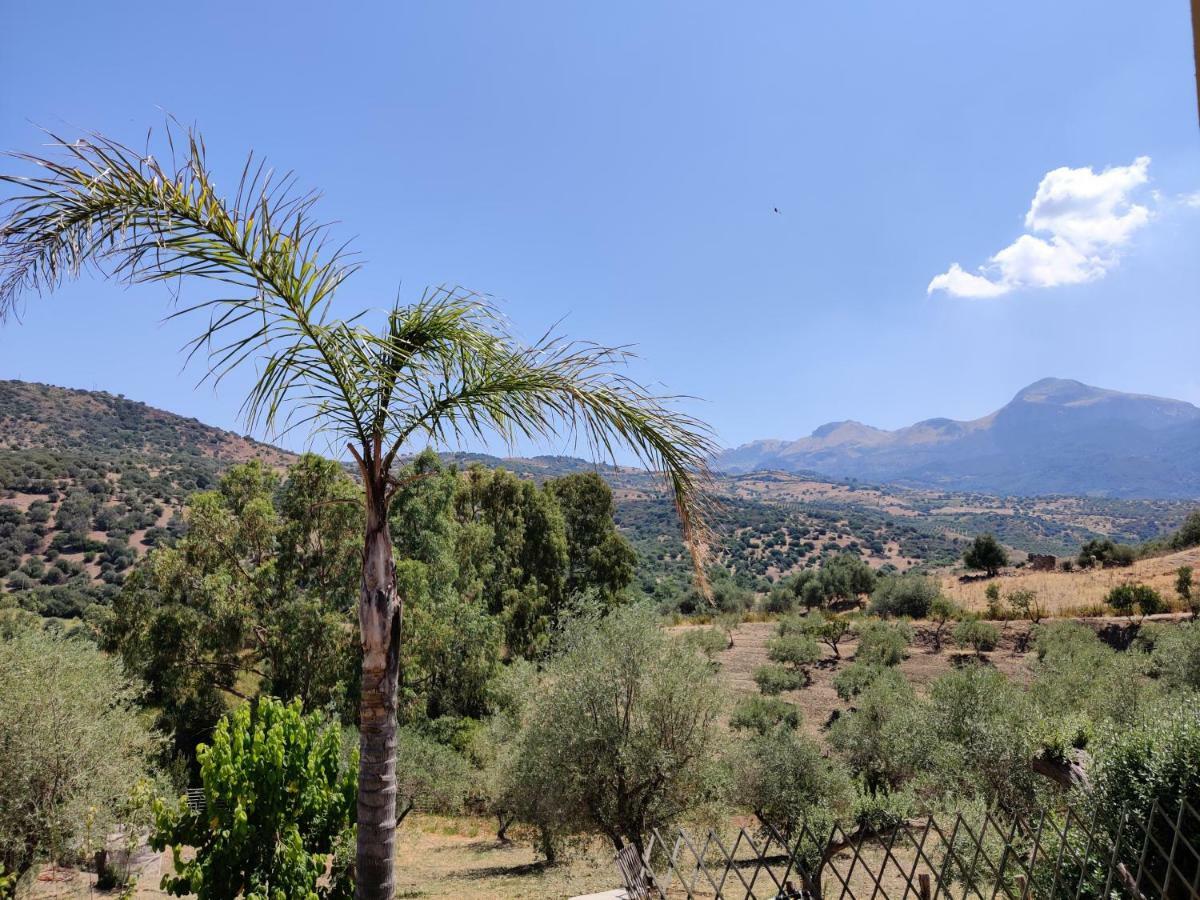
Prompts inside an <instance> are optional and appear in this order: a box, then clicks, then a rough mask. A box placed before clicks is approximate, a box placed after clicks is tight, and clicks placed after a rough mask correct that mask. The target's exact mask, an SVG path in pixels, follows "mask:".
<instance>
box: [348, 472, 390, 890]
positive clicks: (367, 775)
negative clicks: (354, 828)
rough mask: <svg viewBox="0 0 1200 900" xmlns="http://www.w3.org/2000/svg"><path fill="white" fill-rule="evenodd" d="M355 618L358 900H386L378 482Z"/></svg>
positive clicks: (385, 591)
mask: <svg viewBox="0 0 1200 900" xmlns="http://www.w3.org/2000/svg"><path fill="white" fill-rule="evenodd" d="M366 488H367V533H366V544H365V547H364V549H363V577H362V589H361V594H360V597H359V605H358V619H359V626H360V628H361V630H362V645H363V663H362V699H361V701H360V703H359V760H358V846H357V852H356V856H355V889H354V896H355V897H356V898H357V900H391V898H392V894H393V891H394V888H395V882H394V868H395V854H396V683H397V676H398V674H399V671H400V616H401V609H402V607H401V602H400V598H399V596H398V595H397V593H396V575H395V568H394V565H393V560H392V541H391V536H390V535H389V534H388V521H387V503H386V500H384V496H385V495H384V491H385V485H384V484H368V485H366Z"/></svg>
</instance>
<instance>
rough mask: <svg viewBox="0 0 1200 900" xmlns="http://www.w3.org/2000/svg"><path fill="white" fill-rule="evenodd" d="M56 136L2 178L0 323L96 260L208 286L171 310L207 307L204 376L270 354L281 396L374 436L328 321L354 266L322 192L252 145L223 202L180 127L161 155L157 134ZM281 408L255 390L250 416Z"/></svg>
mask: <svg viewBox="0 0 1200 900" xmlns="http://www.w3.org/2000/svg"><path fill="white" fill-rule="evenodd" d="M50 137H51V139H52V149H53V150H55V151H56V152H55V153H53V154H49V155H42V156H36V155H33V154H12V157H13V158H15V159H16V160H19V161H21V162H24V163H26V164H28V165H29V166H30V167H32V169H33V170H34V173H33V174H29V175H6V174H0V181H3V182H6V183H7V184H9V185H11V186H13V187H14V189H15V190H14V193H13V194H12V196H9V197H7V198H6V199H4V201H3V202H2V203H0V320H3V319H6V318H8V317H10V316H12V315H14V314H15V313H16V311H17V304H18V302H19V300H20V298H21V296H22V295H23V294H25V293H27V292H35V293H46V292H49V291H52V290H54V289H55V288H57V287H58V286H59V285H60V284H61V283H62V282H63V280H64V279H67V278H75V277H78V276H79V275H80V273H81V272H82V271H83V270H84V269H85V268H88V267H94V268H95V269H96V270H97V271H98V272H99V273H101V274H102V275H104V276H106V277H112V278H116V279H118V280H122V281H125V282H129V283H142V282H157V281H163V282H173V283H175V284H176V286H178V284H179V283H180V282H182V281H184V280H202V281H207V282H209V283H210V284H212V285H214V286H216V287H217V291H216V295H215V296H210V297H206V298H205V299H203V300H201V301H199V302H197V303H194V304H191V305H187V306H183V307H180V308H177V309H176V311H175V312H174V313H173V314H172V315H173V316H180V315H190V314H196V313H207V314H208V325H207V327H206V328H204V329H203V330H202V331H201V332H200V334H199V335H198V336H197V337H196V338H195V339H194V340H193V341H191V342H190V343H189V345H188V348H187V349H188V356H189V359H190V358H191V356H192V355H194V354H195V353H197V352H199V351H201V350H203V351H205V352H206V353H207V356H208V361H209V366H208V370H207V376H206V377H211V378H213V379H214V380H220V379H221V378H222V377H223V376H224V375H225V374H227V373H228V372H230V371H231V370H233V369H234V368H236V367H238V366H240V365H241V364H242V363H244V362H246V361H247V360H249V359H251V358H255V357H258V356H265V357H266V358H267V360H268V362H267V371H268V372H269V373H270V377H271V379H272V384H273V391H272V394H273V396H274V397H275V399H278V398H279V396H282V397H283V398H284V399H286V398H287V397H288V395H290V394H291V393H292V392H294V391H296V389H297V388H300V387H301V386H303V387H305V388H306V389H307V390H308V391H310V392H311V393H312V394H314V395H315V396H318V397H319V398H320V399H321V401H322V402H323V403H324V404H325V405H326V407H327V408H328V409H330V410H333V409H336V408H341V412H342V413H343V414H344V415H343V416H342V421H341V422H340V423H339V424H341V425H342V426H344V427H345V428H347V429H348V430H349V431H350V432H351V433H352V434H355V435H356V436H362V435H365V434H366V425H365V423H364V422H363V421H362V420H361V416H362V415H363V413H364V409H363V408H362V407H361V405H360V401H361V396H360V394H359V392H358V390H357V388H356V385H355V383H354V381H353V376H354V375H355V374H358V373H354V372H351V371H349V370H348V369H347V368H346V367H345V365H344V364H343V361H342V360H341V358H340V355H339V353H338V352H337V348H336V346H335V345H336V344H337V343H338V341H339V340H342V339H344V337H345V335H344V333H343V332H344V330H345V323H339V322H329V321H327V319H328V310H329V301H330V299H331V298H332V296H333V294H334V291H336V290H337V288H338V287H339V286H340V285H341V284H342V282H343V281H344V280H345V279H346V278H347V277H348V276H349V275H350V274H351V273H352V272H353V271H354V270H355V269H356V268H357V265H356V264H355V263H353V262H352V261H351V260H350V258H349V255H348V254H347V252H346V248H345V247H331V246H330V245H329V241H328V229H327V227H326V225H325V224H323V223H321V222H319V221H317V220H315V219H314V218H313V215H312V208H313V204H314V203H315V202H316V199H317V197H316V195H315V194H312V193H301V192H299V191H297V190H296V188H295V178H294V176H292V175H291V174H290V173H289V174H286V175H283V176H282V177H280V176H276V175H275V173H274V172H273V170H271V169H269V168H267V166H266V165H265V163H264V162H263V161H262V160H260V159H257V158H256V157H255V156H254V154H251V155H250V156H248V157H247V159H246V163H245V165H244V166H243V168H242V174H241V178H240V179H239V181H238V184H237V189H236V192H235V194H234V198H233V199H232V200H231V201H230V200H226V199H225V198H224V197H223V196H222V195H220V194H219V193H218V191H217V188H216V185H215V184H214V180H213V175H212V172H211V170H210V169H209V166H208V163H207V158H206V151H205V147H204V142H203V140H202V139H201V138H200V136H199V135H198V134H197V133H196V132H195V131H194V130H192V129H184V128H181V127H180V126H178V125H176V124H174V123H169V124H168V126H167V128H166V130H165V141H163V142H161V143H162V145H163V149H164V155H165V156H166V160H165V161H162V160H159V159H158V158H156V157H155V156H154V154H153V153H151V152H150V150H149V147H150V145H151V139H150V138H147V151H146V152H144V153H138V152H136V151H134V150H132V149H130V148H129V147H127V146H125V145H123V144H120V143H118V142H116V141H114V140H111V139H109V138H106V137H103V136H102V135H97V134H93V135H89V136H88V137H87V138H84V139H81V140H78V141H70V142H68V141H64V140H62V139H61V138H58V137H57V136H55V135H53V134H52V135H50ZM318 372H319V373H320V375H321V377H320V378H316V379H314V378H313V376H314V375H316V374H317V373H318ZM279 406H280V404H278V403H273V402H272V403H268V402H266V399H265V397H264V396H263V395H262V394H261V393H260V392H256V393H255V394H253V395H252V396H251V398H250V400H249V401H248V404H247V408H246V410H245V411H246V413H247V416H248V418H249V419H250V420H251V421H252V422H255V421H257V420H259V419H260V418H263V419H268V420H273V419H274V418H275V416H276V415H277V413H278V409H279Z"/></svg>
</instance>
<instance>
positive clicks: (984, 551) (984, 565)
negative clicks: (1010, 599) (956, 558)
mask: <svg viewBox="0 0 1200 900" xmlns="http://www.w3.org/2000/svg"><path fill="white" fill-rule="evenodd" d="M963 564H964V565H965V566H966V567H967V568H968V569H981V570H983V572H985V573H986V574H987V576H988V577H989V578H994V577H995V576H996V574H997V573H998V572H999V571H1000V570H1001V569H1002V568H1004V567H1005V566H1007V565H1008V553H1007V551H1005V549H1004V547H1003V546H1001V544H1000V542H999V541H998V540H996V537H995V535H992V534H980V535H976V536H975V540H973V541H972V542H971V546H970V547H968V548H967V549H966V551H965V552H964V553H963Z"/></svg>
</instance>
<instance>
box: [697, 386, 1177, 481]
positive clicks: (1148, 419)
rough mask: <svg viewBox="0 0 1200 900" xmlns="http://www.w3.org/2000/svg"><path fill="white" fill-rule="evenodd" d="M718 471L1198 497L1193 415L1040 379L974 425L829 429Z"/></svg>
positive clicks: (763, 447) (728, 461)
mask: <svg viewBox="0 0 1200 900" xmlns="http://www.w3.org/2000/svg"><path fill="white" fill-rule="evenodd" d="M717 466H718V467H719V468H720V469H721V470H722V471H724V472H728V473H733V474H736V473H745V472H752V471H769V470H779V471H784V472H798V471H811V472H820V473H822V474H823V475H826V476H830V477H833V478H853V479H858V480H862V481H868V482H876V483H893V484H902V485H910V486H916V487H926V488H941V489H947V490H955V491H978V492H986V493H992V494H1008V495H1016V496H1044V495H1052V494H1064V495H1075V496H1093V497H1147V498H1153V497H1159V498H1195V497H1200V408H1197V407H1195V406H1193V405H1192V404H1190V403H1185V402H1183V401H1180V400H1168V399H1164V398H1161V397H1148V396H1143V395H1140V394H1124V393H1121V392H1119V391H1110V390H1104V389H1102V388H1096V387H1091V386H1089V385H1086V384H1082V383H1080V382H1078V381H1070V380H1065V379H1058V378H1045V379H1042V380H1041V381H1038V382H1035V383H1034V384H1031V385H1030V386H1029V387H1027V388H1025V389H1024V390H1022V391H1020V392H1018V393H1017V395H1016V396H1015V397H1014V398H1013V399H1012V401H1011V402H1010V403H1008V404H1007V405H1006V406H1004V407H1003V408H1001V409H999V410H997V411H996V412H994V413H992V414H990V415H987V416H984V417H983V418H980V419H974V420H972V421H966V422H960V421H956V420H953V419H927V420H926V421H924V422H918V423H916V424H915V425H910V426H908V427H907V428H900V429H898V430H896V431H885V430H883V429H879V428H872V427H871V426H869V425H863V424H862V423H860V422H850V421H848V422H831V423H829V424H827V425H822V426H821V427H820V428H818V429H817V430H816V431H814V432H813V433H812V435H810V436H809V437H806V438H801V439H799V440H796V441H778V440H763V441H754V442H751V443H749V444H744V445H743V446H741V447H738V448H736V449H733V450H728V451H726V452H725V453H723V454H722V455H721V456H720V458H719V459H718V460H717Z"/></svg>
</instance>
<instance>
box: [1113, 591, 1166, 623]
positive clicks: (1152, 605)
mask: <svg viewBox="0 0 1200 900" xmlns="http://www.w3.org/2000/svg"><path fill="white" fill-rule="evenodd" d="M1104 602H1105V603H1107V604H1108V605H1109V606H1111V607H1112V609H1113V611H1114V612H1117V613H1119V614H1120V615H1123V616H1129V617H1131V618H1132V617H1133V614H1134V612H1135V611H1136V612H1140V613H1141V614H1142V615H1143V616H1152V615H1154V614H1155V613H1160V612H1163V611H1164V610H1165V609H1166V608H1167V604H1166V603H1165V602H1164V601H1163V598H1162V596H1161V595H1160V594H1159V593H1158V591H1156V590H1155V589H1154V588H1152V587H1150V585H1148V584H1119V585H1117V586H1116V587H1114V588H1113V589H1112V590H1110V591H1109V592H1108V594H1107V596H1105V598H1104Z"/></svg>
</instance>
